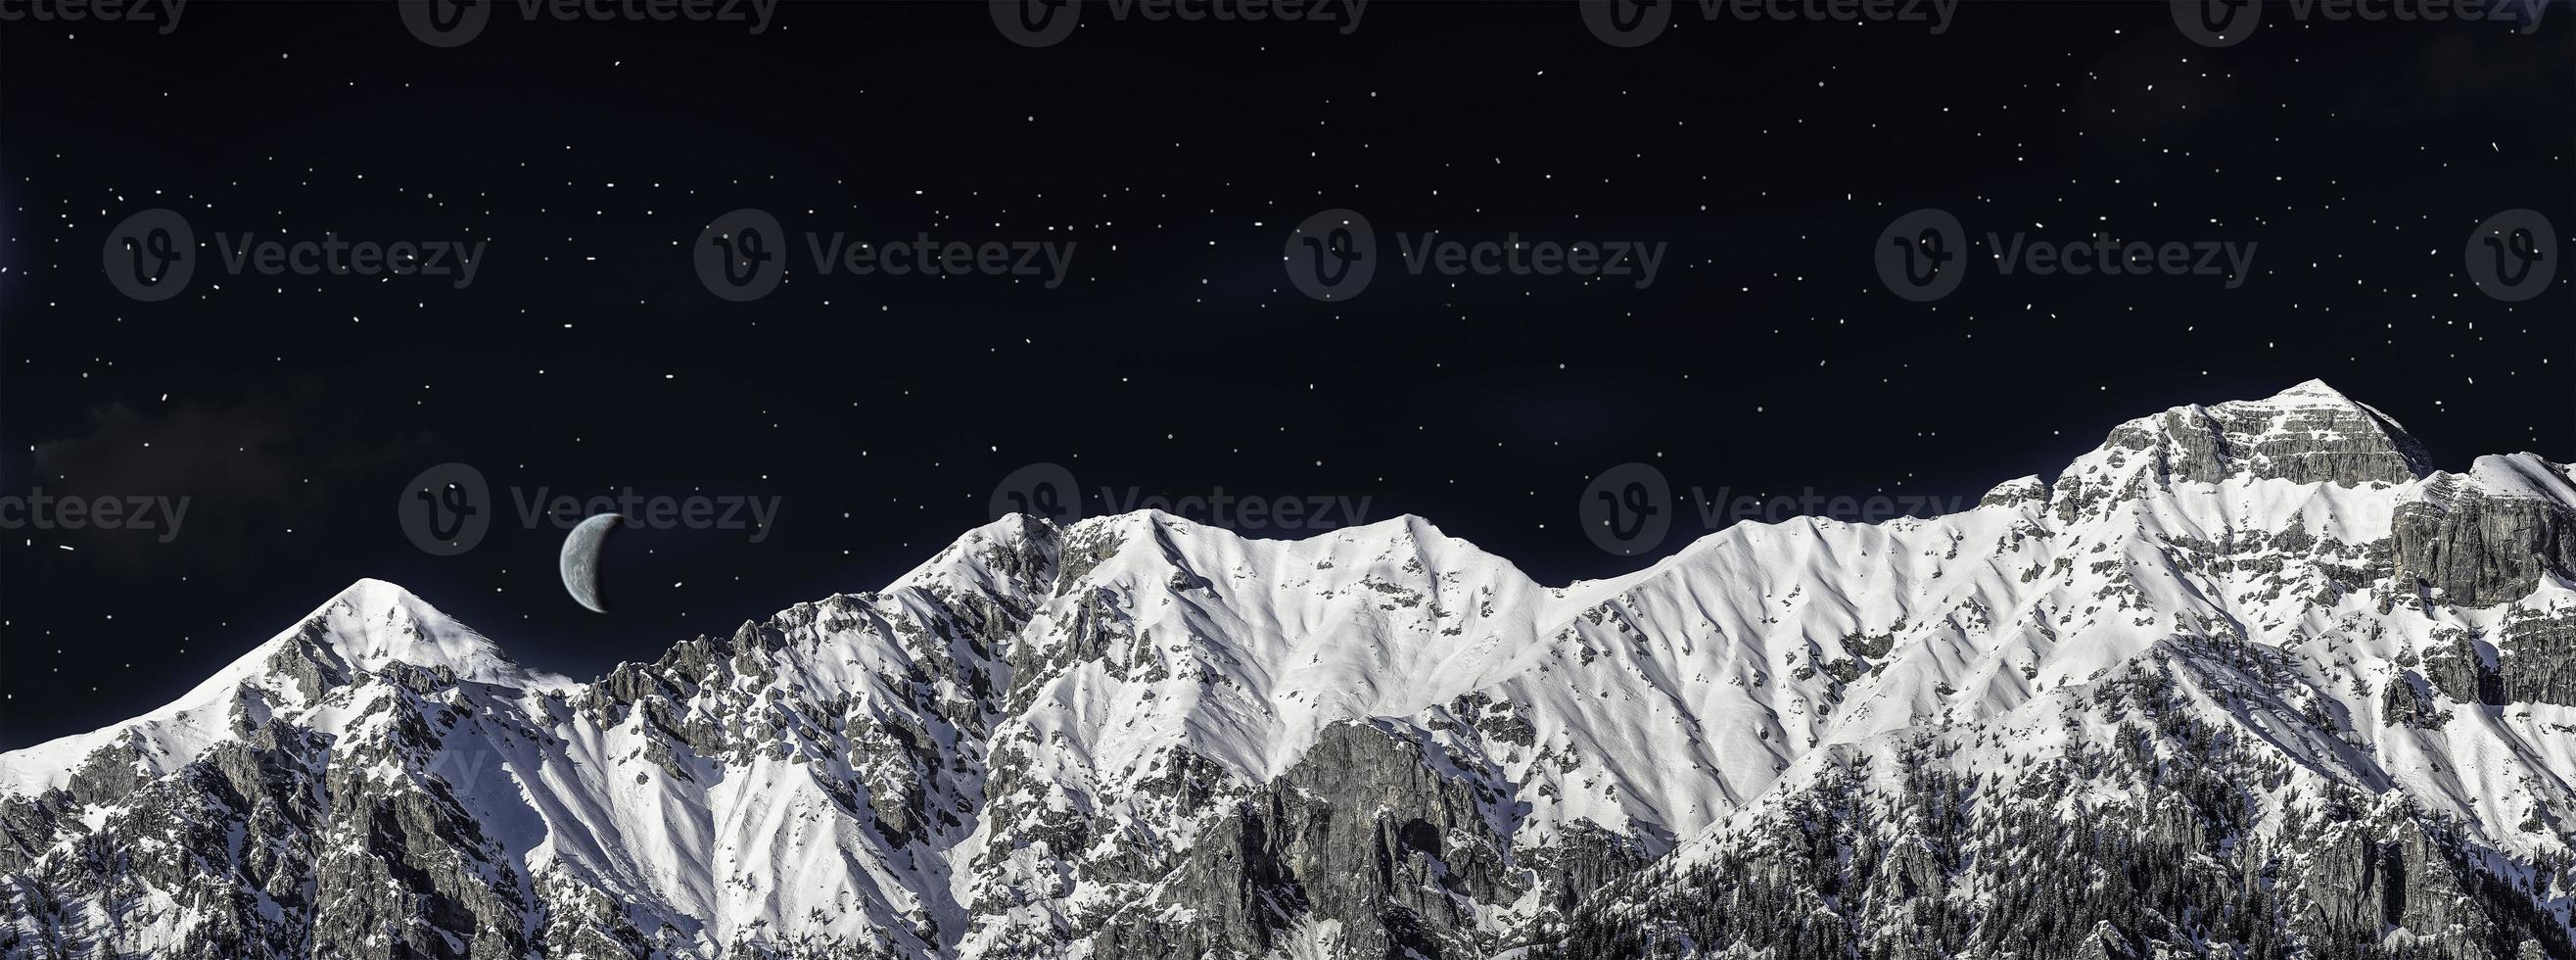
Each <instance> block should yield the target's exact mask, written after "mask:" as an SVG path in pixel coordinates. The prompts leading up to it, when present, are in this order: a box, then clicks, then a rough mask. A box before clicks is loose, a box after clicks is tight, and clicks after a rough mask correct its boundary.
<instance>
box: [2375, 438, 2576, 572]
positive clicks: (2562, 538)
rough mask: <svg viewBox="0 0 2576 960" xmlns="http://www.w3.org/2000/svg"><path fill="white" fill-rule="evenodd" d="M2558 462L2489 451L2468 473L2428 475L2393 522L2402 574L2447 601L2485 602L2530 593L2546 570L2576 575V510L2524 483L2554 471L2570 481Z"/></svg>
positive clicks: (2543, 479)
mask: <svg viewBox="0 0 2576 960" xmlns="http://www.w3.org/2000/svg"><path fill="white" fill-rule="evenodd" d="M2558 469H2559V468H2557V467H2555V466H2554V465H2550V464H2547V463H2545V462H2543V461H2540V460H2539V458H2537V457H2514V458H2504V457H2482V458H2480V459H2479V461H2478V467H2477V469H2475V470H2473V471H2472V472H2471V473H2470V474H2468V475H2465V476H2460V475H2453V474H2437V475H2435V476H2433V477H2431V478H2429V479H2427V480H2426V481H2425V483H2424V488H2423V495H2422V497H2421V499H2418V500H2414V501H2411V502H2406V503H2401V504H2399V505H2398V507H2397V509H2396V513H2395V516H2394V518H2393V520H2392V523H2391V528H2390V533H2391V535H2392V536H2393V538H2394V539H2395V543H2396V554H2397V572H2398V576H2399V578H2400V580H2401V582H2403V583H2406V584H2411V585H2414V586H2417V587H2420V588H2421V589H2423V590H2425V591H2427V592H2429V593H2430V594H2431V595H2432V596H2433V597H2435V598H2437V599H2438V600H2439V601H2440V602H2443V603H2449V604H2455V605H2458V606H2463V607H2486V606H2494V605H2496V604H2499V603H2511V602H2513V601H2515V600H2520V599H2522V598H2523V597H2525V596H2528V595H2530V593H2531V591H2532V589H2533V588H2534V587H2536V586H2538V585H2539V583H2540V578H2541V577H2542V576H2543V575H2546V574H2550V573H2556V574H2558V575H2559V576H2561V577H2569V576H2576V514H2571V513H2570V512H2569V511H2568V509H2567V507H2566V505H2565V504H2566V501H2564V500H2557V499H2553V498H2547V497H2542V496H2533V495H2529V494H2528V493H2527V490H2528V487H2526V486H2524V484H2525V483H2535V484H2536V483H2547V482H2549V481H2550V480H2551V479H2553V478H2554V479H2555V483H2556V485H2557V486H2559V487H2561V488H2564V487H2565V486H2566V483H2567V481H2566V479H2565V477H2564V476H2563V475H2559V474H2557V473H2556V471H2557V470H2558Z"/></svg>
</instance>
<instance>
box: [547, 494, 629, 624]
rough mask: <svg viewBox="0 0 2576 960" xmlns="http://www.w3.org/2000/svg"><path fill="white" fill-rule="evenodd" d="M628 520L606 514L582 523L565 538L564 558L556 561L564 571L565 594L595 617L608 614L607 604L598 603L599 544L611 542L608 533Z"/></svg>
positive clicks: (621, 516)
mask: <svg viewBox="0 0 2576 960" xmlns="http://www.w3.org/2000/svg"><path fill="white" fill-rule="evenodd" d="M625 519H626V518H625V517H624V516H623V515H620V514H614V513H603V514H600V515H598V516H595V517H591V518H589V519H586V520H583V521H582V522H581V523H580V524H579V525H577V526H575V527H573V528H572V533H570V534H568V535H566V536H565V537H564V544H563V555H562V556H561V557H560V558H558V559H557V561H556V565H557V566H558V567H560V568H561V569H562V570H563V585H564V591H565V592H567V593H570V594H572V598H573V600H574V601H575V602H577V603H580V604H581V605H582V606H584V607H588V608H590V612H592V613H607V612H608V606H607V604H604V603H601V602H600V600H599V547H600V544H601V543H603V542H604V541H606V540H607V539H608V531H610V530H614V529H617V524H618V523H619V522H620V521H623V520H625Z"/></svg>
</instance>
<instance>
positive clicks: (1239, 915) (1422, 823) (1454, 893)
mask: <svg viewBox="0 0 2576 960" xmlns="http://www.w3.org/2000/svg"><path fill="white" fill-rule="evenodd" d="M1440 749H1441V748H1440V747H1438V746H1436V745H1430V744H1426V743H1424V742H1421V741H1417V740H1415V739H1413V738H1412V737H1409V736H1406V735H1404V734H1403V733H1400V732H1397V731H1393V730H1388V729H1382V728H1380V727H1377V726H1373V725H1370V724H1361V723H1343V724H1335V725H1333V726H1330V727H1327V728H1325V729H1324V730H1323V731H1322V734H1321V735H1320V737H1319V738H1318V739H1317V741H1316V743H1315V745H1314V747H1313V749H1311V750H1310V751H1308V753H1307V754H1306V756H1305V757H1304V759H1302V760H1300V761H1298V763H1297V764H1296V765H1295V766H1294V767H1291V768H1290V769H1289V770H1288V771H1287V772H1286V773H1285V774H1284V775H1282V776H1281V777H1279V778H1278V779H1276V780H1274V781H1272V782H1270V783H1269V784H1267V785H1265V786H1263V787H1262V788H1260V789H1258V790H1255V791H1253V792H1252V794H1251V795H1250V796H1249V797H1246V798H1245V799H1244V800H1242V801H1241V802H1240V803H1238V804H1237V805H1236V807H1235V810H1234V811H1233V813H1231V814H1230V815H1228V816H1226V817H1225V818H1223V819H1222V820H1219V821H1218V822H1217V823H1216V824H1215V825H1214V826H1213V827H1211V828H1210V829H1209V830H1208V831H1206V832H1205V833H1203V834H1202V835H1201V836H1200V838H1199V840H1198V842H1197V845H1196V846H1195V847H1194V849H1193V850H1192V851H1191V852H1190V854H1189V855H1188V856H1187V857H1185V858H1184V859H1183V860H1182V862H1181V864H1180V866H1179V867H1178V868H1177V869H1176V870H1175V871H1174V872H1173V874H1172V877H1171V879H1170V880H1168V881H1166V882H1165V883H1164V884H1163V886H1162V887H1161V889H1160V890H1159V891H1158V892H1157V893H1156V895H1155V897H1154V899H1153V902H1152V903H1150V904H1147V905H1145V906H1143V907H1141V908H1139V909H1137V910H1134V911H1131V915H1132V919H1130V918H1121V920H1122V921H1124V922H1120V921H1113V922H1111V923H1110V924H1108V925H1107V929H1105V930H1104V931H1103V932H1101V933H1099V934H1097V935H1096V936H1095V937H1094V939H1093V941H1092V942H1093V944H1094V945H1095V948H1096V949H1097V951H1098V952H1097V953H1096V954H1095V955H1097V956H1102V957H1135V958H1185V957H1202V956H1258V955H1262V954H1266V953H1269V952H1271V951H1274V950H1280V949H1284V948H1286V946H1287V944H1288V942H1289V939H1290V938H1291V937H1292V936H1295V935H1296V934H1295V933H1294V931H1297V930H1298V929H1299V928H1306V929H1314V930H1324V931H1331V932H1330V934H1329V935H1328V936H1329V939H1330V940H1331V942H1332V945H1333V950H1334V953H1333V954H1332V955H1334V956H1353V957H1379V956H1388V957H1394V956H1423V957H1483V956H1489V955H1491V954H1493V953H1494V952H1497V951H1498V950H1499V949H1500V948H1501V947H1502V946H1503V944H1500V943H1498V942H1496V940H1495V938H1494V935H1493V930H1494V929H1495V928H1496V927H1498V926H1499V925H1497V924H1487V923H1480V922H1479V916H1480V914H1489V913H1492V912H1495V911H1499V910H1503V909H1506V908H1508V907H1510V906H1511V905H1512V904H1513V902H1514V901H1516V900H1518V899H1520V898H1521V896H1522V895H1523V894H1524V893H1526V892H1528V891H1529V890H1530V888H1531V887H1532V885H1533V884H1535V883H1538V882H1540V875H1539V874H1538V873H1537V872H1535V871H1533V870H1531V869H1528V868H1527V867H1526V866H1524V865H1522V864H1518V863H1515V862H1514V861H1513V859H1512V854H1511V852H1510V837H1509V836H1508V835H1507V834H1505V833H1502V832H1499V830H1500V828H1502V827H1503V825H1505V824H1508V823H1510V822H1511V820H1512V819H1513V817H1514V815H1515V808H1516V806H1517V803H1516V802H1515V801H1514V800H1513V799H1512V797H1511V795H1510V793H1509V792H1508V789H1509V788H1508V785H1503V786H1501V787H1497V786H1496V785H1494V784H1491V783H1488V782H1487V781H1486V780H1485V778H1483V777H1482V776H1479V775H1477V774H1476V773H1475V772H1472V771H1466V770H1460V769H1458V768H1456V767H1455V766H1453V765H1451V764H1449V763H1448V762H1447V761H1446V759H1445V758H1439V757H1433V756H1430V755H1427V754H1426V753H1425V751H1426V750H1427V751H1435V752H1436V751H1439V750H1440ZM1577 869H1589V868H1577ZM1173 907H1186V909H1187V911H1188V915H1189V918H1190V919H1189V921H1188V922H1187V923H1171V922H1167V921H1165V920H1163V919H1160V918H1162V917H1165V916H1168V915H1169V913H1168V912H1167V911H1168V910H1169V909H1170V908H1173Z"/></svg>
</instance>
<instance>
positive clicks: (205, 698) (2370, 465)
mask: <svg viewBox="0 0 2576 960" xmlns="http://www.w3.org/2000/svg"><path fill="white" fill-rule="evenodd" d="M2571 817H2576V485H2571V479H2570V473H2569V468H2568V467H2567V466H2566V465H2564V464H2559V463H2553V462H2550V461H2547V460H2544V459H2542V458H2540V457H2538V456H2534V455H2531V454H2514V455H2510V456H2488V457H2481V458H2478V459H2477V460H2476V461H2475V462H2474V463H2473V464H2471V465H2470V466H2469V467H2468V469H2467V470H2465V471H2463V472H2459V473H2449V472H2441V471H2437V470H2436V469H2435V468H2434V465H2433V463H2432V461H2431V458H2430V457H2428V456H2427V455H2426V453H2425V452H2424V450H2423V448H2422V447H2421V446H2419V445H2418V444H2417V443H2416V442H2415V441H2414V440H2413V439H2411V438H2410V437H2408V436H2407V435H2406V434H2405V433H2404V432H2402V431H2401V430H2400V429H2399V428H2398V426H2397V425H2396V424H2395V423H2393V422H2391V421H2390V420H2389V419H2388V418H2387V417H2385V416H2382V415H2381V414H2379V413H2378V412H2377V411H2375V410H2372V409H2370V408H2369V407H2366V406H2363V405H2361V404H2358V403H2355V402H2353V401H2351V400H2348V399H2346V398H2344V397H2343V396H2341V395H2339V394H2337V393H2336V392H2334V391H2333V390H2332V389H2330V388H2328V387H2326V386H2325V385H2324V384H2321V383H2316V382H2310V383H2306V384H2301V385H2299V386H2296V387H2293V388H2291V389H2290V390H2288V391H2285V392H2283V393H2281V394H2279V395H2277V396H2274V397H2271V398H2269V399H2266V400H2260V401H2251V402H2236V403H2222V404H2217V405H2215V406H2208V407H2202V406H2189V407H2181V408H2176V409H2173V410H2168V411H2165V412H2163V413H2160V414H2157V415H2154V416H2150V417H2144V418H2140V419H2137V420H2133V421H2130V422H2128V423H2125V424H2121V425H2120V426H2119V427H2118V428H2116V429H2114V430H2113V431H2112V432H2111V434H2110V437H2109V439H2108V440H2106V441H2105V442H2104V443H2103V445H2102V446H2101V447H2100V448H2099V449H2097V450H2095V451H2093V452H2092V453H2089V454H2087V455H2085V456H2083V457H2081V458H2079V459H2077V460H2076V461H2075V462H2074V463H2073V464H2070V465H2069V466H2068V467H2067V468H2066V470H2065V471H2064V472H2063V473H2062V474H2061V475H2059V476H2058V477H2056V478H2055V479H2054V480H2053V481H2051V480H2043V479H2042V478H2038V477H2025V478H2021V479H2018V480H2013V481H2009V482H2006V483H2003V484H2001V485H1999V486H1997V487H1996V488H1995V489H1994V491H1993V492H1991V493H1989V494H1988V495H1987V496H1986V497H1985V498H1984V500H1983V502H1982V503H1981V504H1980V505H1979V506H1978V507H1977V508H1975V509H1973V510H1969V511H1966V512H1964V513H1960V514H1956V515H1952V516H1946V517H1939V518H1933V519H1902V520H1897V521H1893V522H1890V523H1885V524H1877V525H1858V524H1846V523H1838V522H1833V521H1829V520H1821V519H1801V520H1796V521H1792V522H1789V523H1784V524H1746V525H1739V526H1737V527H1733V528H1730V529H1727V530H1725V531H1722V532H1719V533H1716V534H1713V535H1711V536H1709V537H1707V538H1705V539H1703V540H1701V541H1699V542H1698V543H1695V544H1693V545H1691V546H1690V547H1689V548H1688V549H1686V550H1684V551H1682V552H1681V553H1679V554H1677V555H1675V556H1673V557H1671V558H1669V559H1667V560H1665V561H1663V562H1661V563H1658V564H1656V565H1654V566H1653V567H1651V568H1648V569H1645V570H1642V571H1639V572H1637V573H1634V574H1631V575H1628V576H1624V577H1621V578H1618V579H1614V580H1607V581H1594V582H1581V583H1576V584H1573V585H1570V586H1565V587H1549V586H1543V585H1540V584H1537V583H1534V582H1532V581H1531V580H1530V579H1529V578H1528V577H1526V576H1524V575H1522V574H1521V572H1520V571H1519V570H1518V569H1516V568H1515V567H1513V566H1512V564H1510V563H1509V562H1507V561H1505V560H1502V559H1500V558H1497V557H1494V556H1492V555H1490V554H1487V553H1484V552H1483V551H1481V550H1478V549H1477V548H1476V547H1475V546H1474V545H1473V544H1470V543H1467V542H1465V541H1462V540H1457V539H1454V538H1451V537H1448V536H1445V535H1443V534H1442V533H1441V532H1440V531H1439V530H1437V529H1435V528H1433V527H1432V526H1431V525H1430V524H1429V523H1427V522H1425V521H1423V520H1421V519H1419V518H1414V517H1405V518H1400V519H1397V520H1392V521H1388V522H1384V523H1378V524H1372V525H1369V526H1365V527H1357V528H1352V529H1347V530H1342V531H1338V532H1335V533H1331V534H1327V535H1323V536H1317V537H1314V538H1310V539H1306V540H1300V541H1268V540H1250V539H1244V538H1241V537H1237V536H1234V535H1233V534H1231V533H1228V532H1226V531H1223V530H1220V529H1216V528H1211V527H1206V526H1200V525H1197V524H1193V523H1190V522H1188V521H1185V520H1182V519H1179V518H1176V517H1172V516H1169V515H1165V514H1161V513H1154V512H1146V513H1134V514H1126V515H1121V516H1112V517H1100V518H1094V519H1089V520H1085V521H1082V522H1080V523H1076V524H1072V525H1071V526H1068V527H1063V528H1058V527H1055V526H1053V525H1050V524H1048V523H1045V522H1043V521H1038V520H1031V519H1026V518H1021V517H1016V516H1015V517H1011V518H1007V519H1004V520H1001V521H998V522H995V523H993V524H990V525H987V526H985V527H982V528H979V529H976V530H974V531H971V532H969V533H968V534H967V535H966V536H965V537H964V538H962V539H960V540H959V541H957V542H956V543H955V544H953V545H951V546H950V547H948V548H947V549H945V550H943V551H941V552H940V553H939V554H938V555H937V556H935V557H933V558H931V559H930V561H929V562H927V563H925V564H923V565H922V566H920V567H918V568H916V569H914V570H913V571H911V572H910V573H907V574H906V575H904V576H903V577H902V578H901V579H899V580H897V581H896V582H895V583H894V584H893V585H892V586H890V587H887V588H886V589H884V590H881V591H877V592H872V593H862V594H844V595H838V596H833V597H830V598H827V599H824V600H821V601H818V602H815V603H807V604H799V605H797V606H794V607H791V608H789V609H787V610H785V611H782V612H781V613H779V614H778V615H776V616H774V617H772V618H770V619H769V620H768V621H766V622H762V623H746V624H744V625H743V626H742V627H741V629H739V630H737V631H736V632H735V633H734V634H733V635H732V636H731V637H729V638H711V637H698V638H696V639H692V640H687V641H683V642H681V643H679V644H678V645H676V646H674V647H673V648H672V649H671V650H670V651H669V652H668V653H667V654H665V655H664V656H663V657H662V658H661V659H660V660H658V661H655V662H653V663H630V664H624V665H621V666H619V667H618V668H617V669H616V670H615V671H613V672H611V673H610V674H609V675H607V676H605V677H602V678H599V679H598V680H595V681H592V682H589V683H578V682H574V681H570V680H566V679H564V678H560V677H553V676H548V675H544V674H541V673H537V672H534V671H530V670H526V669H524V668H521V667H519V666H517V665H515V664H513V663H512V662H511V661H510V660H509V659H508V658H507V656H505V655H504V654H503V653H502V652H501V650H500V648H499V647H498V646H496V645H494V644H493V643H492V642H491V641H489V640H486V639H485V638H483V637H481V636H479V635H477V634H475V633H474V632H472V631H471V630H469V629H467V628H465V627H463V626H461V625H459V624H457V623H455V622H454V621H452V620H450V619H448V618H447V617H445V616H443V615H441V614H439V613H438V612H437V611H436V610H435V609H433V608H431V607H430V606H429V605H428V604H427V603H424V602H423V601H421V600H420V599H418V598H416V597H413V596H411V595H410V594H408V593H406V592H404V591H403V590H401V589H400V588H397V587H394V586H392V585H390V584H386V583H381V582H378V581H372V580H369V581H360V582H359V583H358V584H356V585H355V586H352V587H350V588H349V589H348V590H347V591H345V592H343V593H342V594H341V595H339V596H338V597H335V598H332V599H331V600H330V601H329V602H327V603H325V604H323V605H322V607H321V608H319V609H317V610H316V611H314V613H313V614H312V615H311V616H309V617H307V618H305V619H304V620H303V621H302V622H299V623H297V624H295V625H294V626H292V627H290V628H288V629H287V630H286V631H284V632H282V633H280V634H278V635H277V636H276V637H274V638H273V639H270V640H269V641H268V642H266V643H264V644H261V645H259V646H258V647H255V648H253V649H252V650H251V651H250V652H249V653H248V654H246V655H244V656H243V657H242V658H241V659H240V660H239V661H237V662H235V663H234V664H233V665H231V666H230V667H227V668H226V669H224V670H223V671H221V672H219V673H218V674H216V675H215V676H214V677H212V678H210V679H209V680H207V681H206V682H205V683H204V684H203V685H201V686H199V687H198V688H197V689H195V690H193V691H191V692H190V693H189V694H188V695H186V696H184V697H181V698H180V699H179V700H178V701H177V702H174V703H172V704H171V705H169V706H167V707H164V708H162V709H160V710H157V711H154V712H152V713H150V714H147V715H145V716H142V717H138V718H136V719H134V720H131V721H128V722H126V723H123V724H119V725H117V726H114V727H110V728H107V729H104V730H100V731H97V732H94V733H89V734H83V735H80V736H75V737H68V738H64V739H62V740H57V741H54V742H51V743H46V744H42V745H38V746H35V747H31V748H28V749H25V750H21V751H17V752H13V753H8V754H5V755H0V957H8V958H20V957H41V958H54V957H81V958H93V957H126V956H150V957H208V958H217V957H220V958H228V960H229V958H254V957H256V958H266V957H477V958H501V957H509V958H522V957H531V956H542V957H548V958H574V957H580V958H647V957H657V958H682V957H688V958H712V957H854V956H887V957H908V958H909V957H942V958H945V957H977V958H987V957H1101V958H1106V957H1169V958H1184V957H1186V958H1198V957H1237V956H1245V957H1250V956H1285V957H1334V958H1341V957H1371V958H1375V957H1423V958H1476V957H1489V956H1497V955H1505V954H1512V955H1518V956H1524V957H1534V956H1547V955H1564V956H1570V957H1598V956H1633V955H1657V956H1698V955H1720V954H1724V955H1740V956H1771V957H1782V958H1787V957H1808V956H1835V957H1846V956H1849V957H1859V956H1868V957H1883V956H1893V957H1916V956H1922V957H1932V956H1943V957H1946V956H1952V955H1962V954H1964V955H1971V956H1992V957H2007V956H2011V957H2061V956H2065V957H2072V956H2085V957H2105V958H2108V957H2121V956H2141V957H2143V956H2148V955H2155V954H2181V955H2214V956H2294V955H2295V956H2319V957H2326V956H2336V957H2340V956H2356V955H2364V954H2372V953H2387V954H2390V955H2416V954H2423V955H2438V956H2448V957H2460V958H2468V957H2489V956H2514V955H2517V954H2519V955H2525V956H2560V957H2565V956H2571V955H2576V951H2571V949H2570V947H2569V938H2570V934H2571V932H2576V931H2572V930H2571V919H2570V915H2569V909H2570V907H2571V906H2576V904H2571V899H2576V893H2571V887H2576V851H2572V850H2571V848H2570V843H2571V841H2572V840H2576V832H2571V830H2576V820H2571V819H2570V818H2571Z"/></svg>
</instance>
